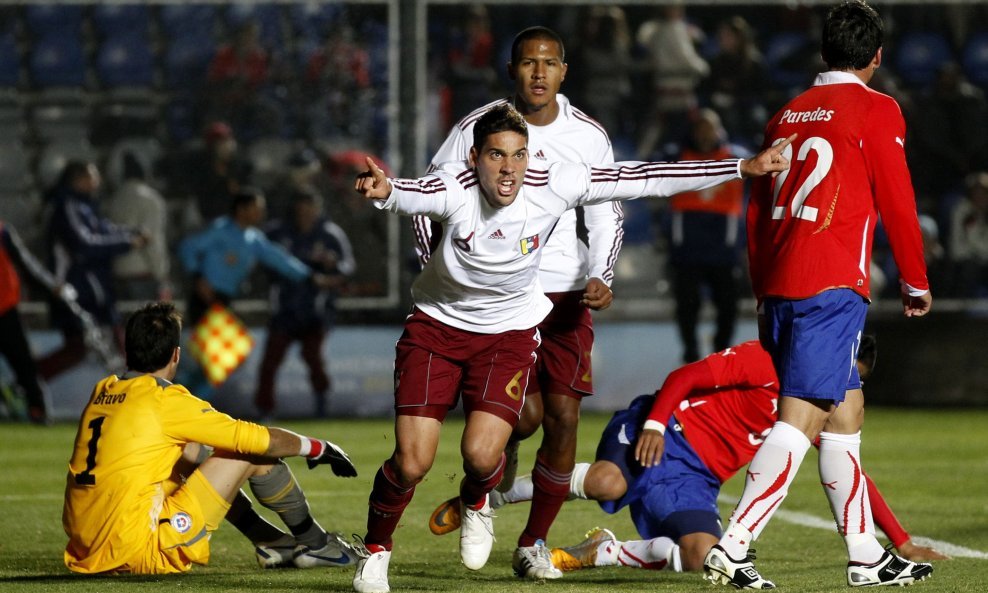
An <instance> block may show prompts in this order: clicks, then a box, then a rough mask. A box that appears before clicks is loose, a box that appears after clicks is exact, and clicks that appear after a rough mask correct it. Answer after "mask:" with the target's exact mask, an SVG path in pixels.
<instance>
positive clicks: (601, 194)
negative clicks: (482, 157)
mask: <svg viewBox="0 0 988 593" xmlns="http://www.w3.org/2000/svg"><path fill="white" fill-rule="evenodd" d="M739 163H740V161H739V160H738V159H731V160H724V161H684V162H679V163H642V162H637V161H629V162H622V163H613V164H610V165H599V166H595V165H588V164H584V163H554V164H552V165H550V166H549V168H548V169H545V168H531V167H530V168H529V169H528V171H527V172H526V173H525V182H524V184H523V185H522V188H521V190H520V191H519V192H518V196H517V198H515V201H514V202H512V203H511V205H509V206H505V207H503V208H493V207H492V206H490V204H488V203H487V200H486V199H485V198H484V197H483V196H482V195H481V193H480V192H481V190H480V185H479V182H478V179H477V173H476V171H475V170H474V169H472V168H470V167H469V166H468V165H467V163H466V162H465V161H464V162H459V163H445V164H443V165H442V166H441V167H440V168H439V169H437V170H436V171H434V172H433V173H430V174H428V175H426V176H425V177H421V178H419V179H392V180H391V184H392V186H393V189H392V191H391V194H390V195H389V196H388V198H387V199H386V200H375V201H374V204H375V206H376V207H377V208H380V209H383V210H388V211H390V212H395V213H398V214H404V215H408V216H417V215H424V216H428V217H429V218H430V219H431V220H434V221H436V222H438V223H440V224H441V225H442V227H443V236H442V241H441V243H440V244H439V246H438V248H437V249H436V251H435V253H434V254H433V255H432V257H431V258H430V259H429V262H428V263H427V264H426V266H425V268H424V269H423V270H422V273H421V274H420V275H419V277H418V278H417V279H416V280H415V282H414V283H413V284H412V300H413V301H414V303H415V306H416V307H418V308H419V309H421V310H422V311H423V312H425V313H426V314H427V315H429V316H430V317H433V318H434V319H437V320H439V321H441V322H443V323H446V324H448V325H450V326H452V327H456V328H459V329H462V330H466V331H472V332H477V333H483V334H495V333H501V332H504V331H509V330H518V329H528V328H531V327H535V326H536V325H538V324H539V323H540V322H541V321H542V320H543V319H544V318H545V316H546V315H547V314H548V313H549V311H550V310H551V309H552V304H551V302H550V301H549V299H548V298H547V297H546V296H545V294H544V293H543V288H542V284H541V283H540V282H539V264H540V260H541V257H542V252H543V247H544V246H545V244H546V243H547V241H548V240H549V238H550V235H552V234H555V232H558V229H557V228H556V224H557V223H558V222H559V219H560V217H561V216H562V215H563V214H564V213H565V212H566V211H567V210H570V209H571V208H574V207H576V206H587V205H592V204H604V203H609V202H612V201H617V200H627V199H632V198H637V197H642V196H656V197H668V196H670V195H672V194H675V193H679V192H683V191H699V190H702V189H706V188H708V187H713V186H715V185H718V184H720V183H723V182H725V181H730V180H732V179H738V178H739V177H740V165H739ZM554 229H555V230H554Z"/></svg>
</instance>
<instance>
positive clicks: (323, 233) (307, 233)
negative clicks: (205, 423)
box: [254, 189, 355, 418]
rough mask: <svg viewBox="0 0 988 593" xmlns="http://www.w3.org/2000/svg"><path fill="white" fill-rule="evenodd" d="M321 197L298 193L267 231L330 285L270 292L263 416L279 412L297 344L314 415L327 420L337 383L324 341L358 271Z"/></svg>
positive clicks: (286, 285)
mask: <svg viewBox="0 0 988 593" xmlns="http://www.w3.org/2000/svg"><path fill="white" fill-rule="evenodd" d="M322 202H323V200H322V196H320V195H319V194H317V193H315V191H314V190H308V191H307V190H305V189H299V190H297V191H296V193H295V195H294V196H292V200H291V214H290V215H289V216H288V217H286V218H284V219H281V220H275V221H273V222H272V224H271V225H270V227H269V228H268V229H267V235H268V239H270V240H271V242H272V243H274V244H277V245H281V246H282V247H283V248H284V249H285V250H286V251H287V252H289V253H291V254H292V255H294V256H295V257H297V258H298V259H299V260H301V261H302V262H303V263H305V264H306V265H307V266H309V267H310V268H311V269H313V270H315V271H317V272H320V273H322V274H325V275H326V277H327V278H328V279H329V281H330V282H331V286H328V287H318V286H316V285H315V284H313V283H310V282H293V281H291V280H289V279H288V278H287V277H285V276H279V277H278V278H276V279H275V282H274V284H273V286H272V289H271V310H272V311H273V312H274V313H273V315H272V316H271V321H270V323H269V324H268V337H267V343H266V344H265V345H264V358H263V360H262V361H261V372H260V376H259V377H258V383H257V393H256V395H255V398H254V403H255V405H256V406H257V410H258V413H259V414H260V417H262V418H266V417H270V416H271V415H272V413H273V412H274V410H275V393H274V379H275V375H276V374H277V372H278V367H280V366H281V362H282V360H283V359H284V357H285V353H286V352H287V351H288V347H289V346H291V345H292V342H295V341H298V342H299V343H301V346H302V349H301V355H302V360H303V361H305V364H306V366H307V367H308V368H309V381H310V382H311V384H312V393H313V395H314V396H315V414H316V416H317V417H319V418H324V417H325V416H326V410H327V408H326V406H327V403H328V402H327V398H328V396H329V394H330V388H331V386H332V381H331V379H330V376H329V374H328V373H327V372H326V367H325V361H324V359H323V352H322V347H323V342H324V341H325V338H326V336H327V335H328V334H329V331H330V329H331V328H332V326H333V323H334V321H335V317H336V297H337V296H338V293H339V289H340V287H341V286H342V285H343V284H344V282H346V278H347V277H348V276H351V275H352V274H353V272H354V266H355V263H354V259H353V249H352V248H351V247H350V240H349V239H348V238H347V236H346V233H344V232H343V229H341V228H340V227H339V225H337V224H334V223H333V222H330V221H329V220H328V219H327V218H326V217H324V216H323V214H322V205H323V204H322Z"/></svg>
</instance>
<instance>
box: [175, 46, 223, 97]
mask: <svg viewBox="0 0 988 593" xmlns="http://www.w3.org/2000/svg"><path fill="white" fill-rule="evenodd" d="M214 53H216V44H215V42H214V41H213V40H212V38H209V39H202V38H197V37H177V38H175V39H173V40H172V42H171V43H170V44H169V45H168V49H167V50H166V51H165V56H164V60H163V66H164V72H165V84H166V85H167V86H169V87H180V88H197V87H199V86H201V85H202V84H203V82H205V80H206V70H207V69H208V68H209V62H210V60H211V59H212V58H213V54H214Z"/></svg>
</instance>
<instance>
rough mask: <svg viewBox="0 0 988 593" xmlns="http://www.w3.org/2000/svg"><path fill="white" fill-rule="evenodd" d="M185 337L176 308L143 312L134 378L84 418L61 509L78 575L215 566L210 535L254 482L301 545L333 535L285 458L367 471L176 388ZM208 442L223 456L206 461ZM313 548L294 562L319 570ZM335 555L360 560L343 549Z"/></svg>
mask: <svg viewBox="0 0 988 593" xmlns="http://www.w3.org/2000/svg"><path fill="white" fill-rule="evenodd" d="M180 333H181V316H180V315H179V314H178V312H177V311H176V310H175V308H174V306H173V305H171V304H170V303H152V304H148V305H146V306H144V307H143V308H142V309H140V310H138V311H137V312H135V313H134V314H133V315H132V316H131V317H130V319H129V320H128V322H127V328H126V355H127V367H128V371H127V373H125V374H124V375H123V376H122V377H117V376H115V375H111V376H110V377H107V378H106V379H103V380H102V381H100V382H99V383H98V384H97V385H96V387H95V389H94V390H93V394H92V396H91V397H90V400H89V403H88V405H87V406H86V408H85V410H84V411H83V414H82V418H81V419H80V422H79V431H78V433H77V434H76V438H75V445H74V450H73V453H72V458H71V460H70V461H69V473H68V476H67V481H66V487H65V506H64V509H63V514H62V524H63V526H64V528H65V532H66V534H67V535H68V536H69V543H68V545H67V546H66V548H65V564H66V566H68V568H69V569H70V570H72V571H74V572H80V573H106V572H111V573H137V574H162V573H172V572H184V571H187V570H189V569H190V568H191V566H192V564H206V563H207V562H208V560H209V537H210V534H211V533H212V532H213V531H215V530H216V528H217V527H218V525H219V523H220V521H222V520H223V518H224V517H225V516H227V512H228V511H230V508H231V501H234V500H235V499H237V498H238V494H239V493H240V487H241V486H242V485H243V484H244V483H245V482H247V481H248V480H249V481H250V483H251V487H252V489H253V490H254V494H255V495H256V496H257V497H258V499H259V500H261V502H262V503H263V504H265V506H268V507H269V508H272V509H273V510H275V511H276V512H278V514H279V515H280V516H281V518H282V519H285V520H286V524H288V526H289V527H290V528H291V531H292V535H293V536H295V537H296V539H297V541H299V542H301V541H303V538H304V537H310V538H311V537H321V538H325V537H326V533H325V532H324V531H322V528H321V527H319V526H318V524H315V523H314V521H313V520H312V519H311V517H310V516H309V515H308V504H307V503H306V502H305V499H304V496H303V495H302V494H301V491H300V490H299V489H298V485H297V484H296V483H295V481H294V477H292V475H291V472H290V471H289V470H288V468H287V466H286V465H285V464H284V463H283V462H281V461H280V458H282V457H291V456H295V455H299V456H303V457H307V458H308V463H309V467H314V466H315V465H317V464H323V463H328V464H330V466H331V468H332V470H333V472H334V473H335V474H336V475H339V476H344V477H352V476H356V475H357V472H356V468H355V467H354V466H353V464H352V463H351V461H350V459H349V457H347V455H346V453H345V452H344V451H343V450H342V449H340V448H339V447H337V446H336V445H334V444H332V443H330V442H328V441H324V440H319V439H311V438H308V437H303V436H300V435H297V434H295V433H292V432H290V431H287V430H283V429H280V428H266V427H264V426H260V425H257V424H252V423H250V422H245V421H242V420H235V419H233V418H231V417H230V416H227V415H226V414H222V413H220V412H217V411H216V410H214V409H213V408H212V406H211V405H210V404H209V403H207V402H205V401H203V400H201V399H199V398H197V397H195V396H194V395H192V394H191V393H189V391H188V390H187V389H185V388H184V387H182V386H181V385H175V384H172V383H171V380H172V379H173V378H174V377H175V371H176V368H177V367H178V362H179V358H180V353H181V350H180V348H179V337H180ZM201 445H207V446H209V447H211V448H212V449H213V453H212V455H211V456H209V457H208V458H206V459H205V460H204V461H203V460H202V457H203V456H202V454H201V453H202V451H203V450H204V449H205V447H202V446H201ZM199 461H201V463H200V464H199V465H198V467H197V468H196V466H195V463H198V462H199ZM183 467H184V468H185V469H183ZM192 468H195V469H192ZM186 476H187V477H186ZM240 499H241V500H242V499H243V496H242V495H240ZM268 502H270V503H271V504H267V503H268ZM235 510H237V509H235ZM240 510H241V511H242V510H243V509H240ZM251 512H252V511H251ZM231 514H232V513H231ZM254 516H255V517H256V514H254ZM231 520H232V519H231ZM261 521H263V520H261ZM234 522H235V523H236V521H234ZM241 523H243V521H241ZM253 527H254V528H257V527H259V526H258V525H254V526H253ZM269 527H271V528H272V529H273V530H274V532H275V533H280V532H279V531H278V530H277V529H274V528H273V526H269ZM238 528H241V530H242V531H244V533H245V534H247V533H248V531H246V530H245V529H244V528H242V527H241V525H238ZM314 534H315V535H314ZM319 534H321V535H319ZM252 539H253V538H252ZM320 543H324V541H321V542H320ZM350 551H352V548H351V549H350ZM313 552H319V550H318V549H315V550H314V549H313V546H306V545H299V546H297V547H296V548H295V552H294V553H295V555H296V556H295V564H296V565H297V566H310V565H314V564H313V563H314V562H317V560H313V558H316V557H320V556H319V555H318V554H313ZM258 554H259V555H258V559H259V560H261V555H260V551H258ZM299 556H302V564H300V562H299ZM325 556H326V554H322V557H325ZM329 560H332V561H335V564H337V565H343V564H350V563H352V562H353V561H355V560H356V559H355V558H353V557H352V554H350V553H349V551H344V552H343V553H341V555H340V557H339V558H329ZM319 561H320V562H321V561H322V560H319ZM305 563H308V564H305ZM329 564H330V565H332V564H334V563H333V562H330V563H329ZM262 565H264V563H263V562H262ZM322 565H326V563H325V562H324V563H323V564H322Z"/></svg>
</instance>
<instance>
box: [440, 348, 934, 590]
mask: <svg viewBox="0 0 988 593" xmlns="http://www.w3.org/2000/svg"><path fill="white" fill-rule="evenodd" d="M875 357H876V349H875V341H874V338H872V337H871V336H865V337H864V339H863V340H862V343H861V346H860V348H859V349H858V372H859V373H860V375H861V377H862V380H863V379H864V378H866V377H867V376H868V374H869V373H870V372H871V370H872V368H873V367H874V363H875ZM778 397H779V382H778V378H777V377H776V375H775V370H774V367H773V366H772V360H771V358H770V357H769V355H768V353H767V352H765V350H764V349H762V347H761V345H760V344H759V343H758V342H757V341H751V342H744V343H743V344H739V345H737V346H734V347H732V348H728V349H727V350H723V351H721V352H716V353H714V354H711V355H710V356H708V357H706V358H704V359H702V360H700V361H697V362H694V363H691V364H688V365H685V366H683V367H680V368H679V369H677V370H675V371H673V372H672V373H670V374H669V376H668V377H667V378H666V381H665V383H664V384H663V385H662V388H661V389H660V390H659V391H658V392H656V394H654V395H642V396H640V397H637V398H635V400H634V401H632V402H631V405H630V406H629V407H628V408H626V409H624V410H620V411H618V412H615V414H614V416H613V417H612V418H611V420H610V422H609V423H608V424H607V427H606V428H604V432H603V434H602V435H601V437H600V443H599V445H598V446H597V460H596V461H595V462H594V463H592V464H590V463H578V464H576V469H575V470H574V472H573V477H572V479H571V481H570V497H571V498H582V499H590V500H596V501H598V503H599V504H600V506H601V508H602V509H603V510H604V511H605V512H607V513H616V512H618V511H619V510H620V509H622V508H624V507H625V506H628V507H629V508H630V511H631V519H632V521H633V522H634V524H635V527H636V528H637V530H638V533H639V534H640V535H641V536H642V537H643V538H645V539H643V540H632V541H625V542H621V541H617V540H616V538H615V537H614V534H613V533H611V532H610V531H609V530H607V529H599V528H597V529H593V530H591V531H590V532H589V533H588V534H587V539H586V540H584V541H583V542H581V543H580V544H577V545H575V546H570V547H567V548H555V549H553V550H552V552H551V553H552V561H553V564H554V565H555V566H556V567H557V568H559V569H560V570H564V571H566V570H577V569H580V568H590V567H593V566H632V567H637V568H646V569H652V570H661V569H667V570H674V571H677V572H679V571H684V570H685V571H699V570H702V569H703V559H704V556H706V554H707V552H708V551H709V550H710V548H711V547H712V546H713V545H714V544H716V543H717V540H718V538H719V537H720V533H721V528H720V512H719V510H718V508H717V496H718V495H719V494H720V488H721V485H723V483H724V482H726V481H727V480H728V479H730V477H731V476H733V475H734V474H735V473H736V472H737V471H738V470H739V469H741V468H743V467H745V466H746V465H747V464H748V462H749V461H751V458H752V457H753V456H754V454H755V451H757V450H758V447H759V446H761V443H762V441H763V439H764V435H765V434H767V433H768V431H769V430H770V429H771V428H772V425H773V423H774V422H775V420H776V417H777V416H778V407H777V403H776V402H777V399H778ZM864 480H865V482H866V483H867V488H866V489H864V490H866V491H867V495H865V496H863V500H864V501H870V504H871V509H872V514H873V515H874V519H875V522H876V523H877V524H878V526H879V527H880V528H881V529H882V531H884V532H885V534H886V535H887V536H888V538H889V539H890V540H891V541H892V543H893V544H894V545H895V547H896V549H897V550H898V552H899V554H900V555H901V556H902V557H904V558H907V559H909V560H912V561H922V560H940V559H944V558H946V556H944V555H942V554H940V553H939V552H937V551H936V550H933V549H931V548H927V547H924V546H919V545H916V544H914V543H913V542H912V540H911V538H910V537H909V534H908V533H907V532H906V530H905V529H904V528H903V527H902V525H901V524H900V523H899V521H898V520H897V519H896V517H895V515H894V514H893V513H892V510H891V509H890V508H889V506H888V504H887V503H886V502H885V500H884V499H883V498H882V495H881V493H880V492H879V491H878V488H877V487H876V486H875V484H874V483H873V482H872V481H871V478H869V477H868V476H867V475H865V476H864ZM495 493H496V494H494V495H493V496H492V497H491V506H492V507H497V506H501V505H504V504H507V503H514V502H521V501H524V500H530V499H531V497H532V481H531V478H530V477H527V476H526V477H524V478H519V479H518V480H516V481H515V484H514V486H512V488H511V489H510V490H509V491H508V492H506V493H504V494H500V493H497V492H496V491H495ZM458 508H459V507H458V506H457V505H456V504H452V505H451V504H450V501H447V502H445V503H443V504H442V505H440V506H439V508H437V509H436V511H435V512H434V513H433V514H432V517H431V518H430V521H429V527H430V529H432V531H433V533H436V534H437V535H439V534H442V533H446V532H447V531H449V530H452V529H455V528H456V526H455V524H457V523H458V517H457V515H456V513H455V512H451V511H452V510H454V509H458Z"/></svg>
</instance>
